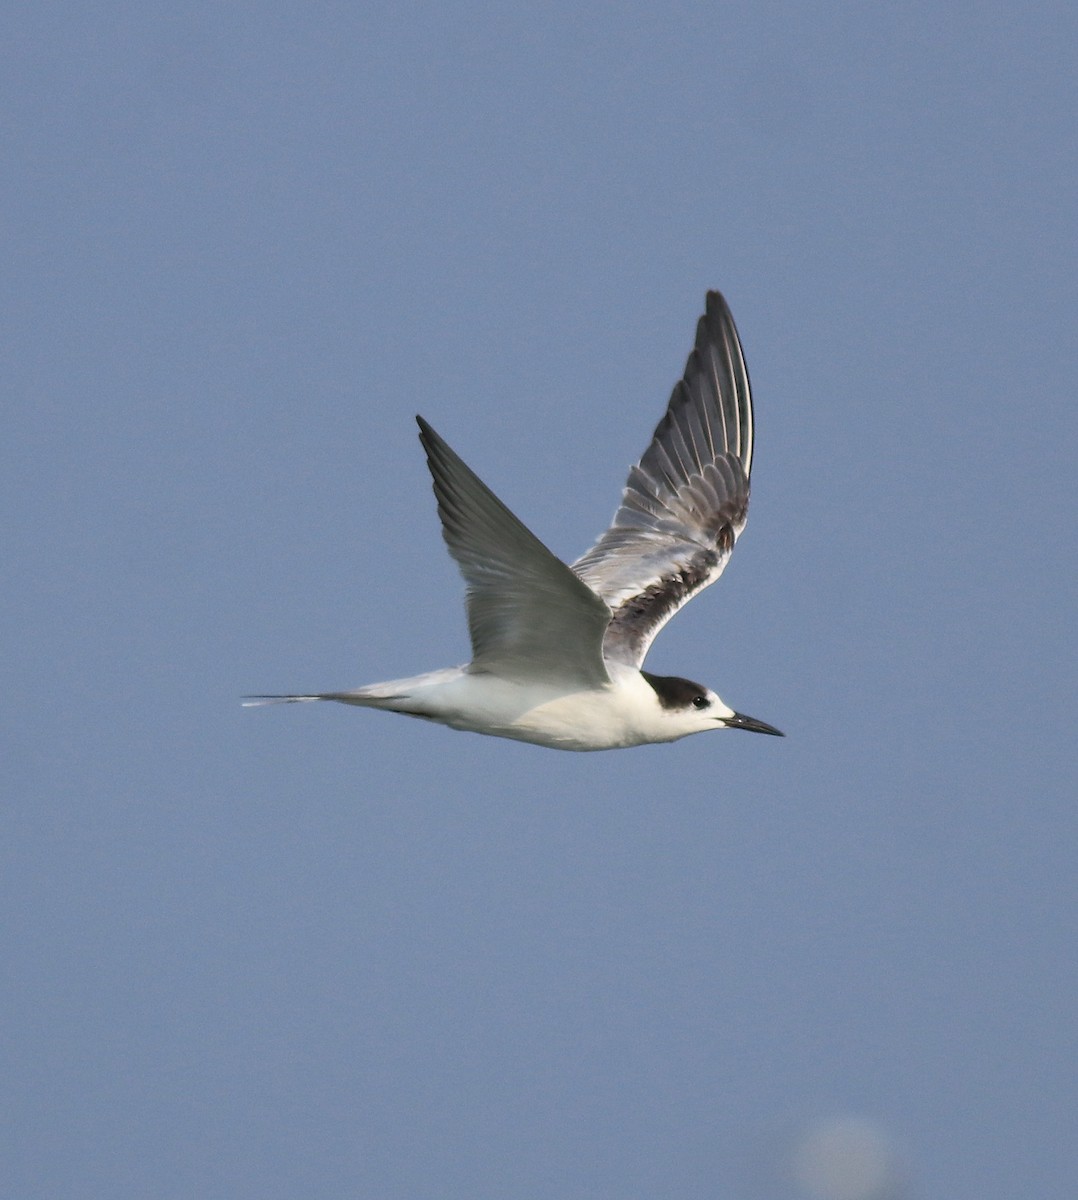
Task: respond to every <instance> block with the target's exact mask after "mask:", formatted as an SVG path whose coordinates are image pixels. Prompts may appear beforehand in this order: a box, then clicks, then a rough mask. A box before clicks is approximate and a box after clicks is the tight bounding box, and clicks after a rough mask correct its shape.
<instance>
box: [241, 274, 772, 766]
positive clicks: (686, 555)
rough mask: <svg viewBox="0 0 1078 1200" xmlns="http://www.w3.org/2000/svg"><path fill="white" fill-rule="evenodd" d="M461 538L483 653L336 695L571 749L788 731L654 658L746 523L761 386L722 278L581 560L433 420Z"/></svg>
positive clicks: (438, 477)
mask: <svg viewBox="0 0 1078 1200" xmlns="http://www.w3.org/2000/svg"><path fill="white" fill-rule="evenodd" d="M416 420H417V421H418V422H419V437H420V441H421V442H422V444H423V448H424V450H425V451H426V453H427V462H428V464H429V466H430V472H431V475H432V476H433V477H434V494H435V496H436V497H437V500H438V515H439V516H440V517H441V521H442V533H443V536H444V537H445V541H446V544H447V545H448V547H449V552H450V554H452V556H453V557H454V558H455V559H456V561H457V565H458V566H459V567H460V570H461V574H462V575H463V576H464V580H465V583H466V584H467V610H468V628H469V631H470V633H471V641H472V661H471V662H470V663H469V664H468V665H467V666H463V667H449V668H447V669H445V670H441V671H430V672H428V673H427V674H425V675H415V676H413V677H412V678H410V679H394V680H390V681H387V682H385V683H373V684H370V685H369V686H367V687H361V688H356V689H355V690H354V691H344V692H320V693H317V694H311V695H306V696H252V697H249V698H248V700H247V703H248V704H271V703H275V702H300V701H308V700H336V701H339V702H340V703H342V704H357V705H361V706H363V707H366V708H381V709H387V710H388V711H390V712H397V713H404V714H406V715H408V716H411V717H423V718H425V719H426V720H428V721H437V722H438V723H439V724H442V725H448V726H450V727H451V728H453V729H465V730H470V731H471V732H473V733H487V734H491V735H493V736H494V737H504V738H515V739H516V740H518V741H522V742H534V743H535V744H537V745H540V746H550V747H553V748H554V749H558V750H612V749H616V748H618V747H623V746H640V745H645V744H647V743H650V742H672V741H676V740H677V739H678V738H683V737H686V736H688V735H689V734H690V733H704V732H706V731H708V730H713V729H747V730H751V731H752V732H754V733H771V734H776V735H778V736H780V737H781V736H782V735H781V733H780V732H779V730H777V729H775V728H773V727H772V726H771V725H765V724H764V722H763V721H757V720H755V719H754V718H752V717H746V716H744V715H742V714H741V713H738V712H735V711H734V710H733V709H732V708H729V707H727V705H726V704H724V703H723V701H722V700H720V699H719V697H718V696H717V695H716V694H715V693H714V692H713V691H712V690H711V689H710V688H707V687H704V686H703V684H699V683H692V682H691V681H690V680H688V679H681V678H678V677H675V676H664V675H652V674H649V673H648V672H647V671H644V670H643V669H642V666H643V662H644V657H645V655H646V654H647V652H648V649H649V647H650V646H651V643H652V641H653V640H654V638H655V636H656V634H657V633H658V632H659V630H660V629H662V627H663V626H664V625H665V624H666V622H667V621H668V620H669V619H670V618H671V617H672V616H673V615H674V613H676V612H677V611H678V609H680V608H681V606H682V605H683V604H685V603H686V602H687V601H688V600H690V599H691V598H692V597H693V596H695V595H696V593H697V592H699V591H702V590H703V589H704V588H705V587H707V586H708V584H710V583H714V582H715V580H716V579H718V577H719V576H720V575H721V574H722V571H723V568H724V567H725V566H726V563H727V561H728V560H729V558H730V554H731V553H732V551H733V548H734V543H735V542H736V541H737V539H738V537H739V536H740V534H741V531H742V530H743V529H744V528H745V517H746V513H747V511H748V502H749V472H750V468H751V466H752V398H751V396H750V393H749V377H748V373H747V371H746V369H745V360H744V357H743V355H742V352H741V343H740V341H739V339H738V336H737V330H736V328H735V327H734V322H733V318H732V317H731V315H730V310H729V308H728V307H727V305H726V301H725V300H724V299H723V298H722V296H721V295H720V294H719V293H718V292H709V293H708V296H707V311H706V312H705V314H704V315H703V316H702V317H701V318H700V321H699V324H698V325H697V329H696V347H695V349H694V350H693V352H692V353H691V354H690V355H689V360H688V363H687V364H686V366H685V374H684V377H683V378H682V379H681V380H680V382H679V383H678V384H677V385H676V386H675V388H674V391H673V395H672V396H671V397H670V404H669V406H668V407H667V410H666V415H665V416H664V417H663V419H662V420H661V421H660V422H659V425H658V427H657V428H656V430H655V435H654V437H653V438H652V440H651V445H650V446H648V448H647V450H646V451H645V452H644V456H643V458H641V460H640V461H639V462H638V463H637V464H636V466H635V467H633V468H632V469H631V470H630V471H629V478H628V481H627V483H626V485H625V490H624V492H623V493H622V498H621V504H620V506H619V508H618V510H617V512H616V513H615V514H614V521H613V523H612V524H611V526H610V528H609V529H608V530H607V531H606V532H605V533H604V534H603V535H602V536H601V537H600V538H599V540H598V541H597V542H596V543H595V545H594V546H592V548H591V549H590V550H589V551H588V552H587V554H585V555H584V556H583V558H579V559H577V561H576V562H575V563H573V565H572V566H571V567H569V566H566V565H565V563H563V562H562V561H561V560H560V559H558V558H556V557H555V556H554V555H553V554H552V553H551V552H550V551H549V550H548V549H547V548H546V546H544V545H543V543H542V542H540V541H539V539H538V538H537V537H536V536H535V535H534V534H533V533H531V532H530V530H528V529H527V528H525V526H524V525H523V524H522V523H521V522H520V521H518V520H517V518H516V517H515V516H514V515H513V514H512V513H511V512H510V511H509V509H508V508H506V507H505V505H504V504H503V503H502V502H501V501H500V500H499V499H498V498H497V496H495V495H494V493H493V492H492V491H491V490H490V489H489V488H488V487H487V486H486V485H485V484H484V483H483V482H482V480H480V479H479V477H478V476H477V475H476V474H475V473H474V472H473V471H471V470H470V469H469V468H468V467H467V466H466V465H465V464H464V462H462V461H461V459H460V458H459V457H458V456H457V455H456V454H455V453H454V452H453V451H452V450H451V449H450V448H449V446H447V445H446V443H445V442H444V441H442V439H441V438H440V437H439V436H438V434H437V433H435V432H434V430H433V429H432V428H431V427H430V426H429V425H428V424H427V422H426V421H424V420H423V418H422V417H417V418H416Z"/></svg>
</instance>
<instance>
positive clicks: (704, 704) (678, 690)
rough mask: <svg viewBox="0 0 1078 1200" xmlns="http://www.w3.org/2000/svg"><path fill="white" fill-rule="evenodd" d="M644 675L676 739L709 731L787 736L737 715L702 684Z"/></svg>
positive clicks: (662, 717)
mask: <svg viewBox="0 0 1078 1200" xmlns="http://www.w3.org/2000/svg"><path fill="white" fill-rule="evenodd" d="M640 673H641V675H643V677H644V678H645V679H646V680H647V682H648V683H649V684H650V685H651V688H652V690H653V691H654V692H655V696H656V698H657V700H658V703H659V710H660V714H661V720H662V722H663V724H664V726H666V727H667V728H668V729H669V730H670V732H671V734H672V737H673V738H681V737H686V736H687V735H688V734H690V733H704V732H706V731H707V730H709V729H744V730H747V731H748V732H749V733H770V734H772V735H773V736H775V737H784V736H785V734H783V732H782V731H781V730H779V729H776V728H775V727H774V726H773V725H767V724H765V723H764V722H763V721H757V720H756V718H755V717H746V716H745V715H744V713H739V712H734V710H733V709H732V708H729V707H728V706H727V705H725V704H724V703H723V702H722V700H721V699H720V698H719V697H718V696H717V695H716V694H715V693H714V692H713V691H712V690H711V689H710V688H707V687H704V685H703V684H702V683H693V681H692V680H691V679H681V678H679V677H678V676H676V675H651V674H649V673H648V672H647V671H641V672H640Z"/></svg>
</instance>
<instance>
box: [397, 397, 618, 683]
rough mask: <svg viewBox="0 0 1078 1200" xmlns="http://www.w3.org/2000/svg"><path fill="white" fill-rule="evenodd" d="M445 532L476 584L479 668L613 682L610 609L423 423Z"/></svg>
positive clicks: (521, 676)
mask: <svg viewBox="0 0 1078 1200" xmlns="http://www.w3.org/2000/svg"><path fill="white" fill-rule="evenodd" d="M416 420H417V421H418V422H419V430H420V433H419V437H420V441H421V442H422V443H423V448H424V450H426V452H427V463H428V464H429V466H430V473H431V475H432V476H433V477H434V494H435V496H436V497H437V500H438V515H439V516H440V517H441V520H442V534H443V536H444V537H445V541H446V545H447V546H448V547H449V552H450V554H452V555H453V557H454V558H455V559H456V560H457V565H458V566H459V567H460V570H461V574H462V575H463V576H464V580H465V583H466V584H467V607H468V628H469V630H470V632H471V638H472V656H473V657H472V664H471V668H470V669H471V670H473V671H490V672H493V673H496V674H498V675H501V676H504V677H506V678H508V679H515V680H519V681H521V682H530V681H533V680H538V679H551V680H555V681H558V682H559V683H573V682H577V683H579V684H580V685H581V686H582V687H597V686H600V685H601V684H604V683H609V681H610V677H609V675H608V674H607V671H606V667H605V665H604V663H603V635H604V634H605V633H606V630H607V626H608V625H609V623H610V609H609V608H608V607H607V605H606V604H605V603H603V601H602V600H601V599H600V598H599V597H598V596H597V595H596V594H595V593H594V592H593V591H592V590H591V588H589V587H588V586H587V585H586V584H585V583H583V582H582V581H581V579H580V578H579V577H578V576H577V575H575V574H574V573H573V572H572V571H571V570H570V569H569V567H567V566H566V565H565V563H563V562H562V561H561V560H560V559H559V558H556V557H555V556H554V555H553V554H551V552H550V551H549V550H548V549H547V548H546V546H544V545H543V543H542V542H541V541H539V539H538V538H537V537H536V536H535V535H534V534H533V533H532V532H531V531H530V530H529V529H527V528H526V527H525V526H524V525H523V524H522V523H521V522H520V521H519V520H518V519H517V518H516V517H515V516H513V514H512V513H511V512H510V511H509V509H508V508H506V507H505V505H504V504H503V503H502V502H501V501H500V500H499V499H498V497H497V496H495V495H494V493H493V492H492V491H491V490H490V488H488V487H487V486H486V484H485V483H483V481H482V480H481V479H480V478H479V477H478V476H477V475H476V474H475V472H474V471H472V470H471V469H470V468H469V467H468V466H467V465H466V464H465V463H464V462H463V461H462V460H461V459H460V458H459V457H458V456H457V455H456V454H455V453H454V452H453V451H452V450H451V449H450V448H449V446H448V445H446V443H445V442H444V441H443V440H442V439H441V438H440V437H439V436H438V434H437V433H435V432H434V430H433V429H432V428H431V427H430V426H429V425H428V424H427V422H426V421H424V420H423V418H422V417H417V418H416Z"/></svg>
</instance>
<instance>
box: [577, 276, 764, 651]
mask: <svg viewBox="0 0 1078 1200" xmlns="http://www.w3.org/2000/svg"><path fill="white" fill-rule="evenodd" d="M751 466H752V398H751V395H750V393H749V376H748V372H747V371H746V369H745V360H744V357H743V356H742V353H741V343H740V341H739V340H738V336H737V329H736V328H735V327H734V320H733V317H731V315H730V310H729V308H728V307H727V305H726V301H725V300H724V299H723V298H722V296H721V295H720V294H719V293H718V292H708V294H707V310H706V312H705V313H704V315H703V316H702V317H701V318H700V322H699V324H698V325H697V327H696V346H695V348H694V349H693V352H692V353H691V354H690V355H689V361H688V363H687V364H686V366H685V375H684V377H683V378H682V379H681V381H680V382H679V383H678V384H677V386H676V387H675V388H674V391H673V395H672V396H671V397H670V404H669V406H668V407H667V410H666V415H665V416H664V417H663V419H662V420H661V421H660V422H659V424H658V426H657V428H656V430H655V435H654V437H653V438H652V440H651V445H650V446H648V448H647V450H646V451H645V452H644V456H643V458H641V460H640V462H639V463H637V465H636V466H635V467H633V468H632V469H631V470H630V471H629V479H628V482H627V483H626V485H625V491H624V492H623V493H622V497H621V505H620V507H619V508H618V511H617V512H616V513H615V514H614V521H613V523H612V524H611V526H610V528H609V529H608V530H607V531H606V533H604V534H603V535H602V537H600V538H599V540H598V541H597V542H596V543H595V545H594V546H593V547H592V548H591V549H590V550H589V551H588V552H587V554H585V555H584V556H583V558H581V559H579V560H578V561H577V562H575V563H574V564H573V570H574V571H575V572H576V573H577V575H579V576H580V578H581V579H582V580H583V581H584V582H585V583H586V584H587V585H588V586H589V587H590V588H591V589H592V590H594V591H595V592H597V593H598V595H600V596H601V597H602V598H603V600H605V601H606V603H607V604H608V605H609V606H610V608H611V610H612V612H613V616H612V618H611V621H610V625H609V627H608V629H607V633H606V638H605V641H604V653H605V655H606V657H607V658H608V659H613V660H614V661H617V662H622V663H626V664H627V665H629V666H633V667H639V666H640V664H641V663H642V662H643V661H644V656H645V655H646V654H647V652H648V648H649V647H650V646H651V643H652V641H653V640H654V638H655V636H656V634H657V633H658V632H659V630H660V629H662V627H663V626H664V625H665V624H666V622H667V621H668V620H669V619H670V618H671V617H672V616H673V615H674V613H676V612H677V611H678V609H679V608H681V606H682V605H683V604H685V603H686V601H688V600H690V599H691V598H692V597H693V596H694V595H696V593H697V592H699V591H701V590H702V589H703V588H705V587H707V586H708V584H710V583H714V582H715V580H716V579H718V577H719V576H720V575H721V574H722V571H723V568H724V567H725V566H726V563H727V561H728V560H729V558H730V554H731V552H732V551H733V548H734V542H735V541H736V540H737V538H738V536H739V535H740V533H741V531H742V529H744V528H745V518H746V514H747V512H748V503H749V471H750V468H751Z"/></svg>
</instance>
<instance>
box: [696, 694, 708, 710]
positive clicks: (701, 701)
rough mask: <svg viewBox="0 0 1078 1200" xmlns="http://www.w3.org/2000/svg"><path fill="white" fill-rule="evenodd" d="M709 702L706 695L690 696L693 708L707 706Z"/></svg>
mask: <svg viewBox="0 0 1078 1200" xmlns="http://www.w3.org/2000/svg"><path fill="white" fill-rule="evenodd" d="M710 703H711V701H710V700H709V699H708V698H707V697H706V696H693V698H692V706H693V708H707V706H708V705H709V704H710Z"/></svg>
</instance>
